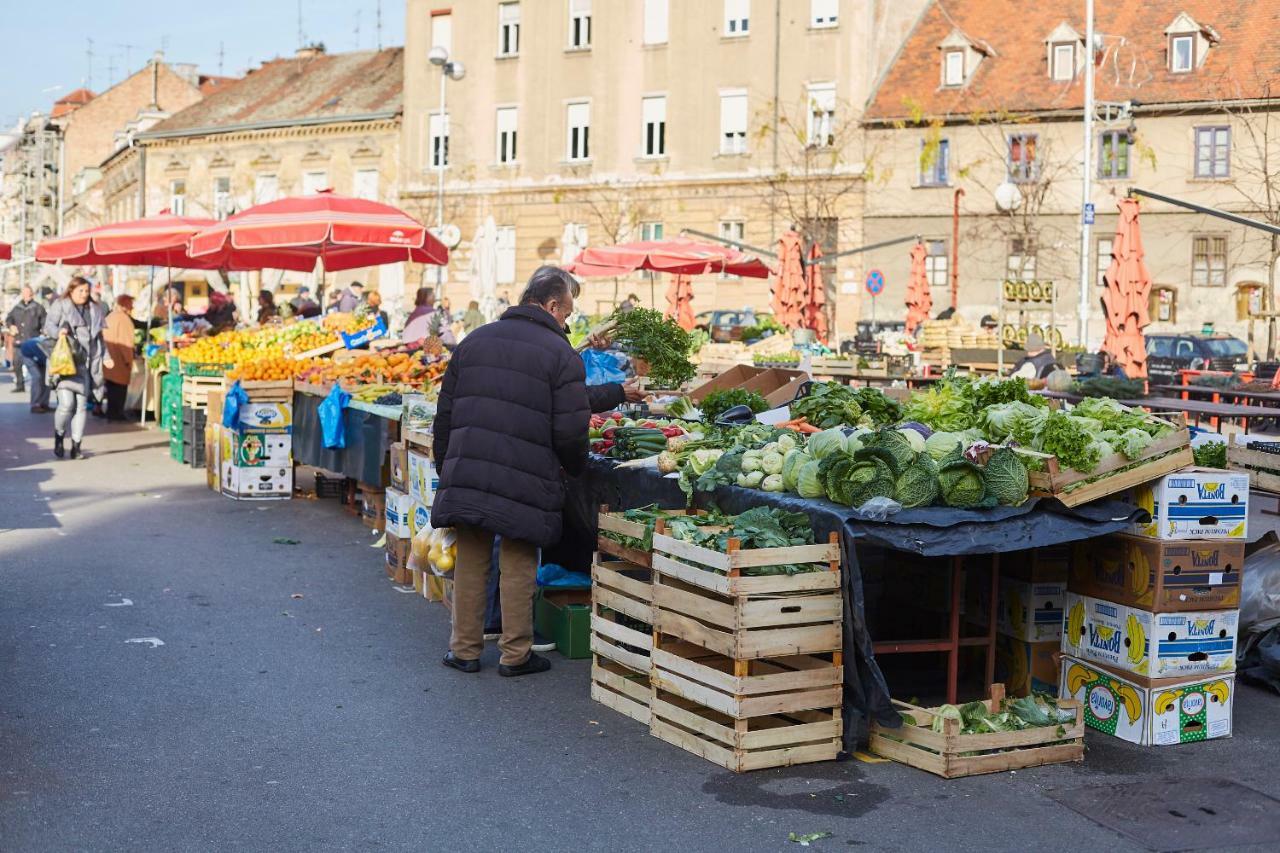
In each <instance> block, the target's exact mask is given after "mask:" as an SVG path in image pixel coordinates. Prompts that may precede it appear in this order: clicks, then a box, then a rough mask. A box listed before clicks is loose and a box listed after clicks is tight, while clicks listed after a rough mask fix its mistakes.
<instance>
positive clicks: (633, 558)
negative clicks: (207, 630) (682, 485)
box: [596, 506, 705, 569]
mask: <svg viewBox="0 0 1280 853" xmlns="http://www.w3.org/2000/svg"><path fill="white" fill-rule="evenodd" d="M662 512H663V513H665V514H667V515H705V512H704V511H703V510H685V509H664V510H662ZM596 526H597V528H598V529H599V530H607V531H609V532H610V533H617V534H618V535H620V536H629V537H631V538H632V539H644V537H645V533H646V530H645V525H643V524H641V523H640V522H638V521H630V520H628V519H627V518H625V517H624V516H623V514H622V513H620V512H609V508H608V507H607V506H602V507H600V514H599V517H598V522H597V525H596ZM596 550H597V551H600V552H601V553H603V554H608V555H609V556H611V557H616V558H617V559H619V560H623V561H625V562H628V563H634V564H635V565H637V566H644V567H645V568H646V569H647V568H651V567H652V565H653V554H652V553H650V552H648V551H641V550H639V549H637V548H628V547H627V546H625V545H623V544H622V543H621V542H618V541H617V540H615V539H610V538H608V537H607V536H597V537H596Z"/></svg>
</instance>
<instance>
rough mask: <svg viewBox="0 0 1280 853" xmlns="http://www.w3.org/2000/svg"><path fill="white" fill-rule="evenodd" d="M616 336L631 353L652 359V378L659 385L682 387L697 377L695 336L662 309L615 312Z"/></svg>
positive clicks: (648, 360) (650, 368)
mask: <svg viewBox="0 0 1280 853" xmlns="http://www.w3.org/2000/svg"><path fill="white" fill-rule="evenodd" d="M613 320H615V321H616V322H617V330H616V331H615V332H614V338H615V339H616V340H617V342H618V344H619V345H620V346H621V347H622V349H623V350H625V351H626V352H627V353H628V354H630V355H633V356H635V357H637V358H642V359H644V360H645V361H647V362H649V378H651V379H652V380H653V381H654V382H655V383H656V384H657V385H658V386H659V387H662V388H678V387H680V386H681V385H682V384H684V383H685V382H688V381H689V380H690V379H692V378H693V376H694V372H695V371H694V368H693V364H691V363H690V361H689V353H690V350H691V349H692V348H693V338H692V337H691V336H690V335H689V333H688V332H686V331H685V330H684V329H682V328H680V325H679V324H678V323H676V321H675V320H672V319H668V318H664V317H663V316H662V314H661V313H660V312H658V311H652V310H650V309H648V308H633V309H631V310H630V311H615V312H614V314H613Z"/></svg>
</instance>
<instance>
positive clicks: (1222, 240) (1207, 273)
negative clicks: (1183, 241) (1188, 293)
mask: <svg viewBox="0 0 1280 853" xmlns="http://www.w3.org/2000/svg"><path fill="white" fill-rule="evenodd" d="M1227 237H1228V235H1227V234H1226V233H1224V232H1215V233H1202V234H1192V235H1191V276H1190V281H1191V286H1192V287H1221V288H1225V287H1226V286H1227V282H1228V280H1229V279H1230V278H1231V258H1230V255H1229V254H1228V253H1229V251H1230V249H1231V245H1230V242H1229V241H1228V239H1227ZM1201 241H1204V243H1205V252H1204V253H1203V255H1202V253H1201V252H1200V243H1201ZM1219 244H1221V248H1222V252H1221V254H1219V253H1218V252H1216V251H1214V250H1215V249H1217V248H1218V246H1219ZM1200 257H1204V259H1205V265H1204V281H1197V280H1196V277H1197V269H1196V262H1197V259H1198V258H1200ZM1215 258H1221V266H1220V268H1219V269H1218V270H1217V272H1218V274H1219V276H1220V277H1221V280H1220V281H1217V282H1215V281H1214V280H1213V279H1214V272H1215V267H1214V259H1215Z"/></svg>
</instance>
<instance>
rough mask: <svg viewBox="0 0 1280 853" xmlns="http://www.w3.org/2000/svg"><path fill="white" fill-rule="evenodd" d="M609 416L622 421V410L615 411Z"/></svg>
mask: <svg viewBox="0 0 1280 853" xmlns="http://www.w3.org/2000/svg"><path fill="white" fill-rule="evenodd" d="M609 417H611V418H613V419H614V420H615V421H617V422H618V423H622V412H614V413H613V414H612V415H610V416H609Z"/></svg>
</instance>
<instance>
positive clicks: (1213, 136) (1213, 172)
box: [1192, 124, 1231, 180]
mask: <svg viewBox="0 0 1280 853" xmlns="http://www.w3.org/2000/svg"><path fill="white" fill-rule="evenodd" d="M1193 133H1194V136H1193V137H1192V142H1193V144H1192V154H1193V156H1194V157H1195V163H1194V174H1195V176H1196V178H1199V179H1202V180H1222V179H1225V178H1230V177H1231V125H1229V124H1210V125H1199V126H1197V127H1195V128H1193ZM1206 133H1208V134H1210V136H1209V146H1208V150H1209V157H1208V161H1207V162H1208V171H1201V168H1200V164H1201V162H1202V161H1203V160H1204V159H1205V158H1203V157H1201V156H1200V152H1201V149H1202V148H1203V147H1204V146H1203V145H1202V142H1201V136H1202V135H1203V134H1206ZM1219 133H1225V134H1226V141H1225V142H1223V143H1221V144H1219V143H1218V134H1219ZM1219 150H1221V153H1222V157H1221V162H1222V171H1221V172H1220V173H1219V172H1218V170H1217V164H1218V161H1219V157H1218V154H1219Z"/></svg>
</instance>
